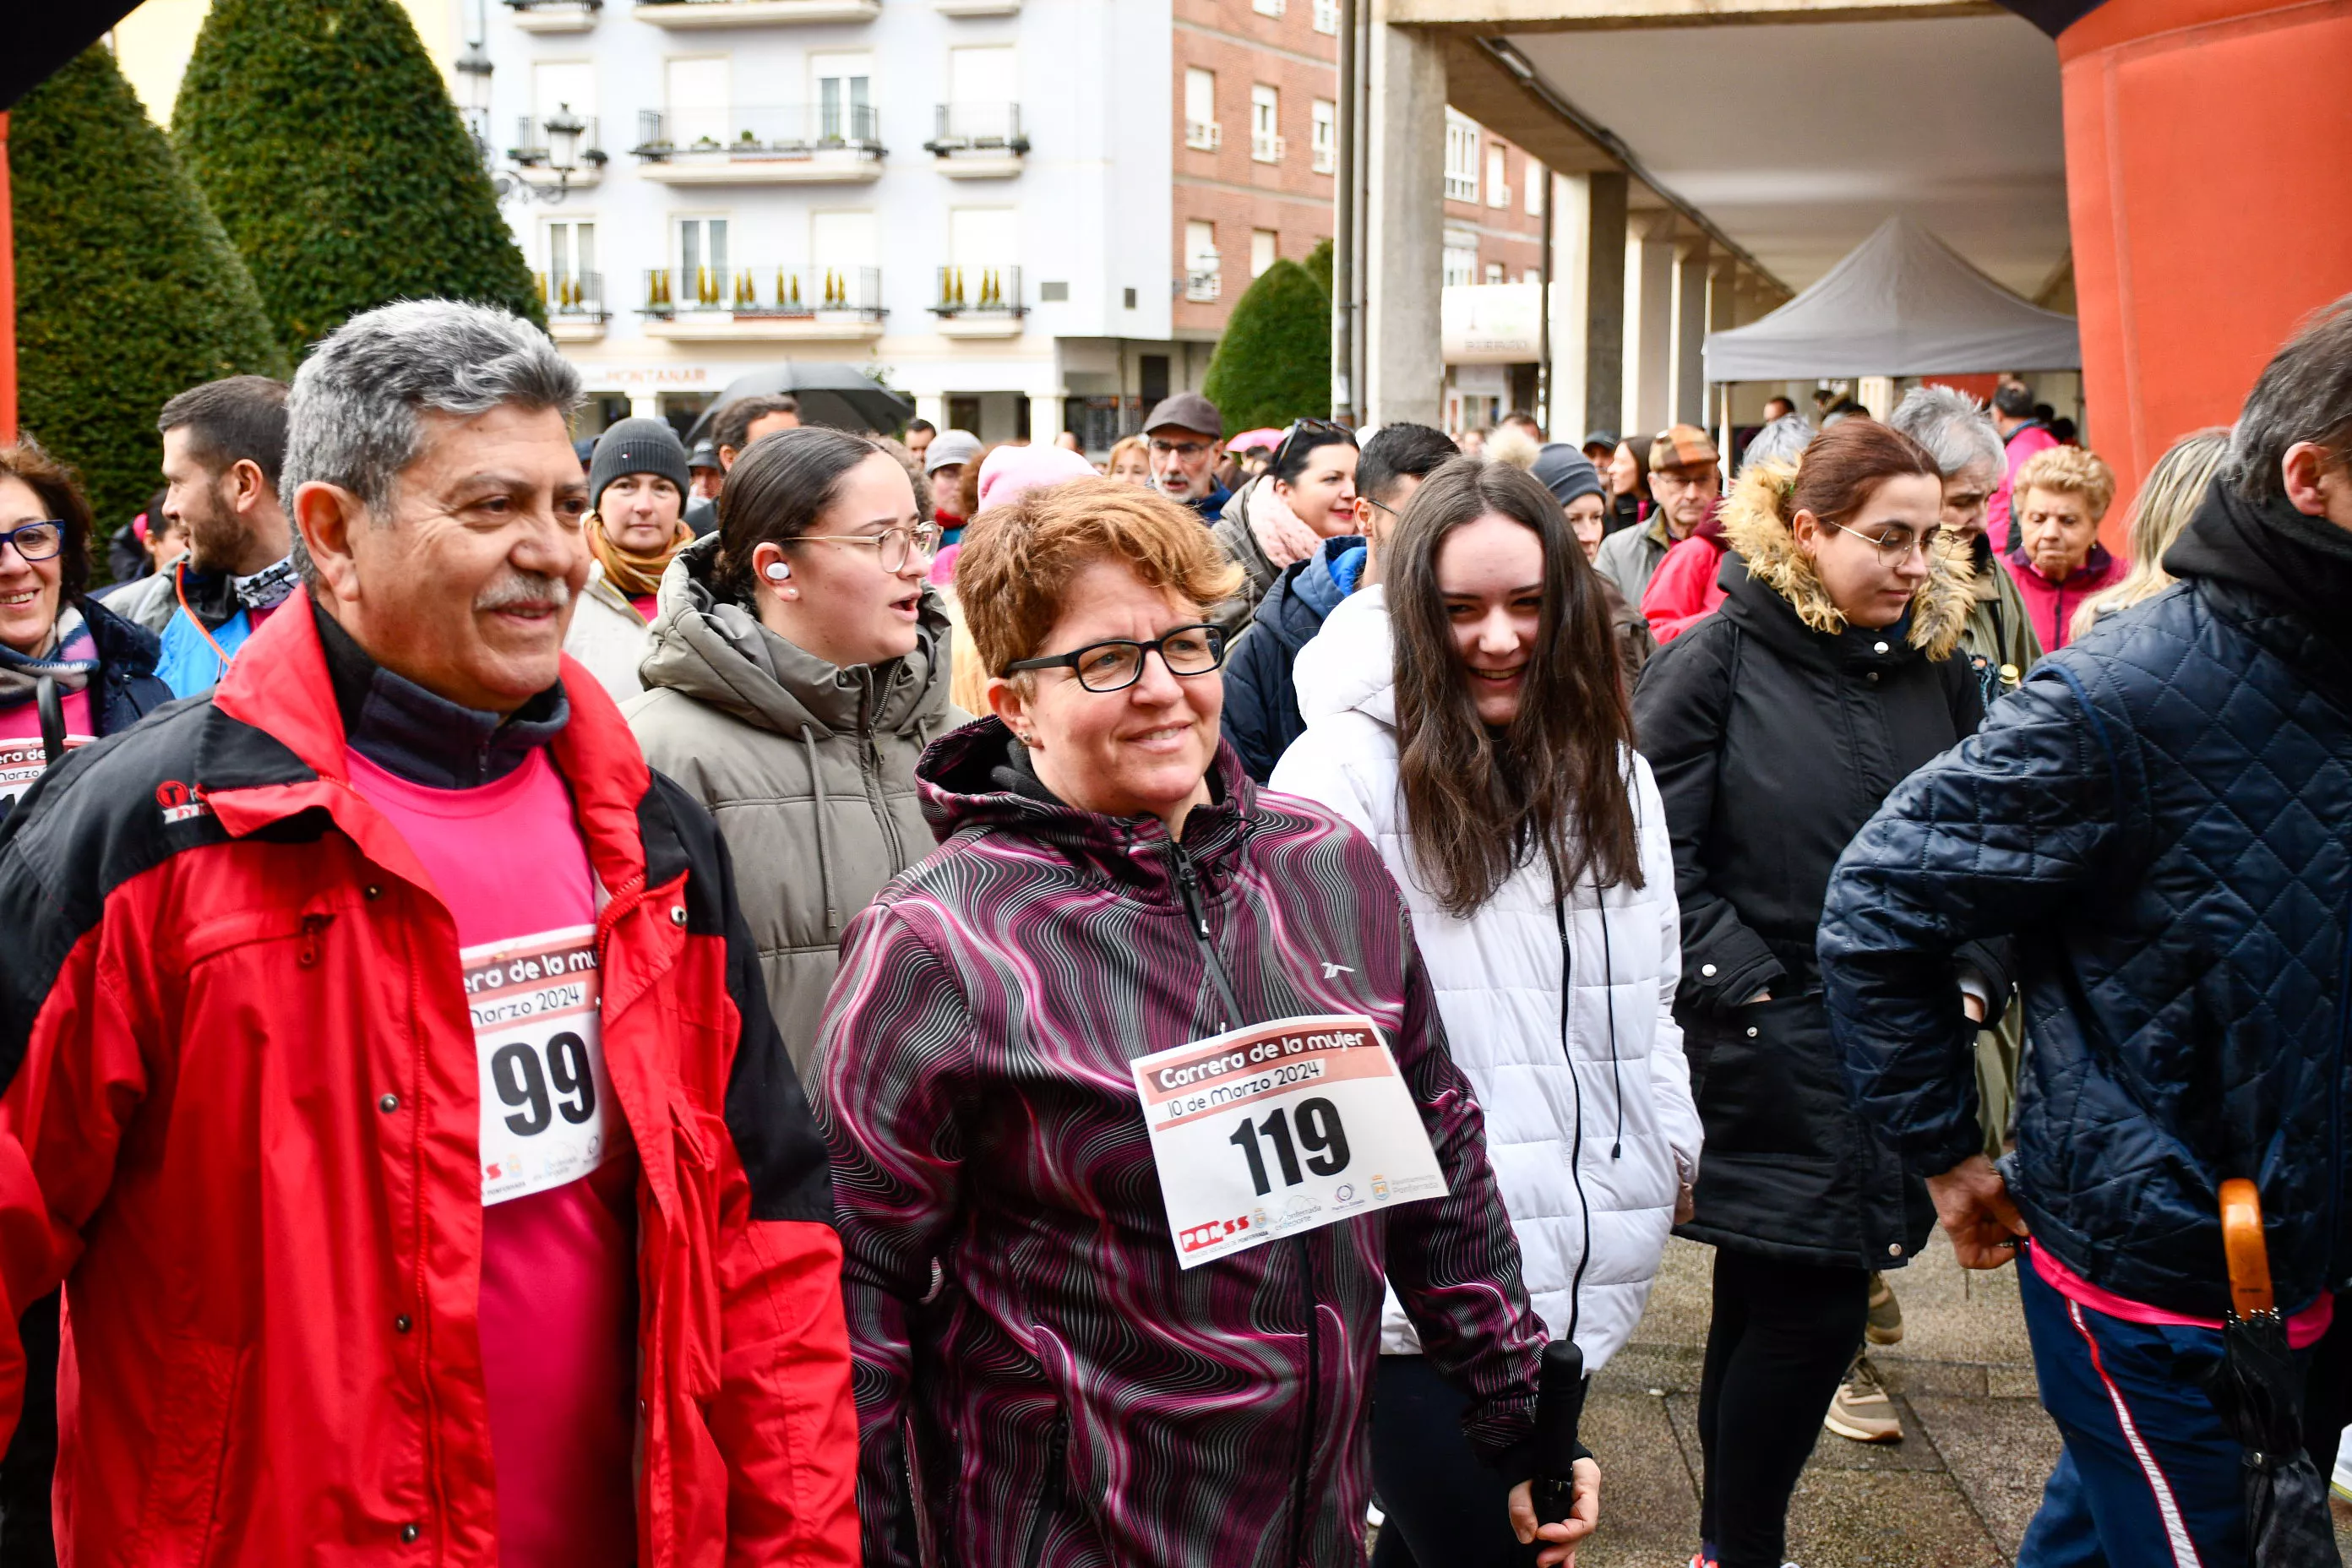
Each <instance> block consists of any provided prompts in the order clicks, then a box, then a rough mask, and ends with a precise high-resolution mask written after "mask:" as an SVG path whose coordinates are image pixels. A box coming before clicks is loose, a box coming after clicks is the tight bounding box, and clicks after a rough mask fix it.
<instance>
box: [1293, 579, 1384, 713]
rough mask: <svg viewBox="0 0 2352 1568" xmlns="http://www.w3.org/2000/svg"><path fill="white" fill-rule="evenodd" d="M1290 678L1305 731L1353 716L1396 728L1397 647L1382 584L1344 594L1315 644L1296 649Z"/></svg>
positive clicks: (1325, 622)
mask: <svg viewBox="0 0 2352 1568" xmlns="http://www.w3.org/2000/svg"><path fill="white" fill-rule="evenodd" d="M1290 679H1291V684H1292V685H1293V686H1294V687H1296V688H1297V691H1298V716H1299V717H1300V718H1302V719H1304V720H1306V721H1307V724H1308V725H1309V727H1312V726H1313V725H1314V724H1315V722H1316V721H1318V720H1322V719H1328V718H1330V717H1332V716H1333V715H1334V714H1339V713H1348V712H1357V713H1361V714H1363V715H1364V716H1365V717H1366V718H1368V719H1372V720H1375V721H1378V722H1380V723H1382V724H1385V725H1387V726H1388V727H1389V728H1390V729H1394V728H1396V644H1395V637H1394V634H1393V633H1392V632H1391V629H1390V626H1389V596H1388V589H1387V587H1386V585H1384V584H1379V583H1375V584H1372V585H1371V586H1370V587H1369V588H1365V589H1363V590H1362V591H1361V592H1360V593H1356V594H1352V595H1349V597H1348V598H1347V599H1345V600H1343V601H1342V602H1341V603H1340V605H1339V608H1338V609H1336V610H1333V611H1332V612H1331V613H1330V614H1329V615H1328V616H1325V617H1324V620H1323V629H1322V630H1321V631H1320V632H1318V633H1317V634H1316V637H1315V640H1314V641H1313V642H1310V643H1308V644H1307V646H1306V647H1302V648H1300V649H1299V650H1298V658H1297V662H1296V663H1295V664H1293V665H1292V666H1291V675H1290Z"/></svg>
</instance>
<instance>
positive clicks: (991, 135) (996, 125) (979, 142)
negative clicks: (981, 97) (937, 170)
mask: <svg viewBox="0 0 2352 1568" xmlns="http://www.w3.org/2000/svg"><path fill="white" fill-rule="evenodd" d="M935 124H936V127H937V128H936V129H935V130H934V132H932V135H931V139H930V140H929V142H924V143H923V151H924V152H926V153H933V154H935V155H937V156H939V157H942V158H944V157H947V156H949V155H950V154H951V153H1013V155H1014V156H1016V157H1017V156H1019V155H1020V154H1022V153H1026V152H1028V151H1029V138H1028V137H1026V136H1024V135H1023V134H1022V133H1021V106H1020V105H1019V104H1017V103H942V104H940V105H939V106H938V115H937V117H936V121H935Z"/></svg>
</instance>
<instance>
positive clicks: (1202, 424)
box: [1143, 392, 1225, 441]
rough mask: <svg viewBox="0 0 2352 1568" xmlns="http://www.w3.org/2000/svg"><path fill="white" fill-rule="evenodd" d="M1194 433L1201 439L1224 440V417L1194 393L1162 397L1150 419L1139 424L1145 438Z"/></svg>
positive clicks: (1206, 400) (1210, 403)
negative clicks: (1165, 433)
mask: <svg viewBox="0 0 2352 1568" xmlns="http://www.w3.org/2000/svg"><path fill="white" fill-rule="evenodd" d="M1170 429H1175V430H1198V431H1199V432H1200V433H1201V434H1202V435H1203V436H1214V437H1216V438H1217V439H1218V440H1220V441H1222V440H1223V439H1224V438H1225V416H1223V415H1222V414H1220V413H1218V412H1217V405H1215V404H1213V403H1212V402H1210V401H1209V400H1208V399H1207V398H1205V397H1203V396H1202V395H1200V394H1199V393H1197V392H1180V393H1178V394H1177V395H1175V396H1173V397H1163V398H1161V399H1160V405H1159V406H1158V407H1156V408H1154V409H1153V410H1152V411H1151V417H1150V418H1149V419H1146V420H1145V421H1144V422H1143V433H1144V434H1145V435H1147V436H1150V435H1152V434H1154V433H1156V432H1158V431H1161V430H1170Z"/></svg>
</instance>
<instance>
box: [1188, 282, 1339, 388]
mask: <svg viewBox="0 0 2352 1568" xmlns="http://www.w3.org/2000/svg"><path fill="white" fill-rule="evenodd" d="M1201 390H1202V393H1203V394H1205V395H1207V397H1208V399H1209V401H1210V402H1212V403H1213V404H1215V405H1217V408H1218V411H1219V412H1220V413H1222V414H1223V415H1224V416H1225V428H1227V429H1228V430H1254V429H1255V428H1257V427H1258V426H1267V425H1270V426H1283V425H1287V424H1289V423H1290V422H1291V421H1292V420H1294V419H1297V418H1300V417H1303V416H1314V417H1318V418H1321V417H1325V416H1328V415H1329V414H1330V411H1331V295H1330V291H1329V290H1328V289H1327V288H1325V287H1324V286H1323V285H1321V284H1319V283H1318V282H1317V281H1316V280H1315V275H1314V274H1313V273H1311V272H1309V271H1308V270H1307V268H1304V267H1302V266H1300V265H1299V264H1298V263H1297V262H1296V261H1277V262H1276V263H1275V264H1274V265H1273V266H1271V267H1269V268H1266V269H1265V271H1264V272H1262V273H1260V274H1259V275H1258V278H1257V281H1255V282H1254V283H1252V284H1251V285H1250V286H1249V289H1248V291H1247V292H1245V293H1244V294H1243V295H1242V297H1241V298H1240V299H1239V300H1235V301H1234V313H1233V315H1232V316H1231V317H1229V318H1228V319H1227V320H1226V321H1225V332H1224V336H1223V337H1222V338H1220V339H1219V340H1218V341H1217V352H1216V353H1215V354H1213V356H1211V358H1210V360H1209V374H1207V376H1205V377H1204V378H1203V379H1202V383H1201Z"/></svg>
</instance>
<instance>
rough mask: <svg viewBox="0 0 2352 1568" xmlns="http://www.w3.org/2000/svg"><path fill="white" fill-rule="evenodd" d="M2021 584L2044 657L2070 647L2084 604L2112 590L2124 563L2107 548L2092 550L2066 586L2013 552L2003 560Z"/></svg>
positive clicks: (2027, 611)
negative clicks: (2070, 638)
mask: <svg viewBox="0 0 2352 1568" xmlns="http://www.w3.org/2000/svg"><path fill="white" fill-rule="evenodd" d="M2000 563H2001V564H2002V565H2003V566H2006V567H2008V568H2009V574H2010V576H2011V578H2012V579H2013V580H2014V581H2015V582H2016V584H2017V592H2018V595H2019V596H2020V597H2021V598H2022V599H2024V601H2025V613H2026V615H2027V616H2030V617H2032V621H2033V633H2034V635H2035V636H2036V637H2040V638H2041V639H2042V651H2043V652H2044V653H2056V652H2057V651H2058V650H2059V649H2060V648H2062V647H2065V646H2066V640H2067V638H2068V637H2070V636H2072V635H2073V631H2074V612H2075V611H2077V610H2079V609H2081V608H2082V607H2083V601H2084V600H2085V599H2087V598H2089V597H2090V596H2091V595H2094V594H2095V593H2097V592H2098V591H2099V590H2100V589H2102V588H2105V587H2109V586H2112V585H2113V584H2115V583H2116V580H2117V579H2119V578H2121V577H2122V576H2123V574H2124V571H2125V565H2124V563H2123V562H2122V561H2120V560H2118V559H2116V557H2115V556H2113V555H2111V554H2109V553H2108V552H2107V547H2106V546H2105V545H2104V544H2094V545H2092V546H2091V554H2090V559H2088V560H2086V561H2084V563H2083V564H2082V565H2081V566H2079V567H2077V568H2075V570H2074V574H2073V575H2072V576H2070V577H2068V578H2067V579H2066V580H2065V581H2064V582H2063V583H2053V582H2052V581H2051V580H2050V579H2049V578H2047V577H2044V576H2043V575H2042V574H2041V573H2040V572H2038V571H2036V570H2034V568H2033V564H2032V563H2031V562H2029V561H2027V560H2026V559H2025V558H2024V557H2023V556H2022V555H2021V554H2018V553H2015V552H2012V553H2011V554H2008V555H2004V556H2002V557H2001V558H2000Z"/></svg>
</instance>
